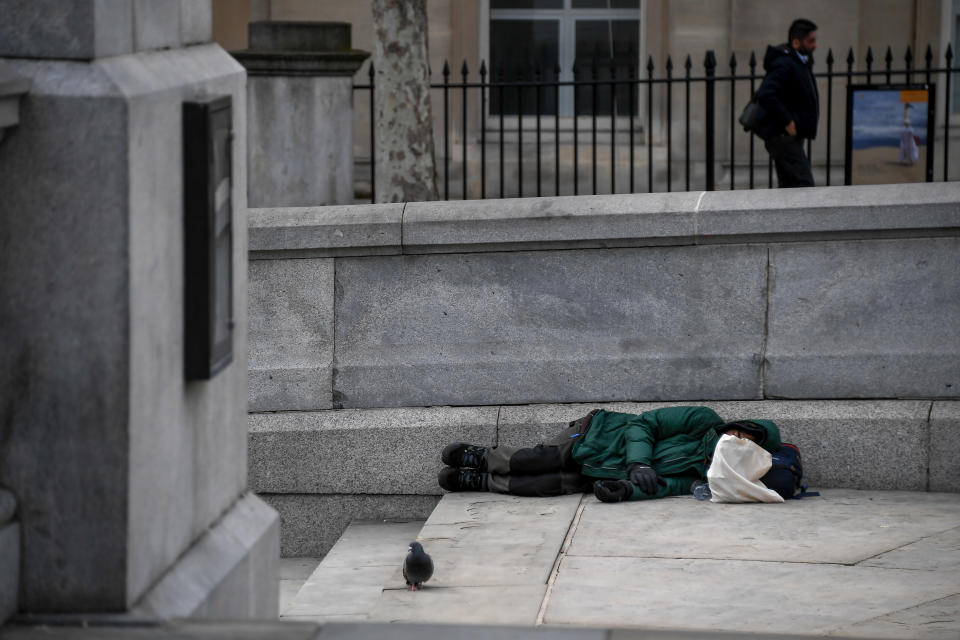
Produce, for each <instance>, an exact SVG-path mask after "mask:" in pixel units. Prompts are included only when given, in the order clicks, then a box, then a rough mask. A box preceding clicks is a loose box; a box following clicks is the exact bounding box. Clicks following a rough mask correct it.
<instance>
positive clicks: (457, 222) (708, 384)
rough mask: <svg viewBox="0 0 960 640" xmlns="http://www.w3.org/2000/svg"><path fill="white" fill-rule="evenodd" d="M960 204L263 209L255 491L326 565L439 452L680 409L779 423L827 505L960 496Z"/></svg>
mask: <svg viewBox="0 0 960 640" xmlns="http://www.w3.org/2000/svg"><path fill="white" fill-rule="evenodd" d="M958 201H960V186H958V185H956V184H953V183H938V184H918V185H888V186H878V187H832V188H815V189H797V190H789V191H785V190H784V191H780V190H778V191H749V192H747V191H742V192H713V193H675V194H652V195H617V196H599V197H598V196H583V197H565V198H564V197H561V198H528V199H522V200H496V201H468V202H432V203H409V204H396V205H364V206H352V207H324V208H319V207H316V208H309V207H307V208H285V209H254V210H251V212H250V231H249V232H250V263H249V269H250V271H249V279H250V305H249V313H250V362H249V365H250V367H249V368H250V372H249V373H250V378H249V380H250V410H251V412H252V413H251V416H250V426H251V431H250V445H251V446H250V473H251V485H252V487H253V488H254V490H256V491H257V492H259V493H260V494H261V495H262V496H263V497H264V498H265V499H266V500H267V501H268V502H270V503H271V504H274V505H275V506H277V508H278V510H279V511H280V512H281V516H282V518H283V526H282V548H283V553H284V554H285V555H297V554H301V553H307V552H309V553H318V552H323V551H325V548H326V546H328V545H329V544H332V542H333V541H334V540H335V539H336V536H337V535H339V531H338V530H337V528H338V527H340V526H341V524H342V523H343V522H342V521H345V520H348V518H347V516H345V515H343V513H342V512H343V510H344V507H343V505H345V504H347V503H348V502H349V501H353V503H356V501H357V500H358V499H362V500H364V501H366V503H370V504H373V503H374V502H378V501H379V503H382V504H384V505H386V504H388V503H389V504H391V505H394V506H396V505H397V504H398V503H397V502H396V501H397V500H405V501H408V502H409V501H413V502H411V504H410V507H409V513H411V516H412V514H415V513H416V512H417V510H418V509H419V510H420V511H422V510H424V509H426V506H425V505H424V504H422V499H423V498H424V497H428V496H437V495H438V494H439V489H438V488H437V486H436V482H435V479H434V474H435V472H436V471H437V470H438V469H439V459H438V458H439V451H440V449H441V448H442V446H443V444H445V443H446V442H450V441H453V440H457V439H466V440H470V441H473V440H476V441H480V442H485V443H488V444H495V443H498V442H508V441H512V442H516V443H522V442H535V441H537V440H538V438H540V437H543V436H544V435H546V434H549V433H550V432H551V431H552V430H554V429H555V428H556V427H557V426H558V425H559V424H560V423H562V422H563V420H553V419H545V418H543V416H542V414H543V411H539V410H538V411H533V409H531V408H530V407H536V406H540V407H547V413H549V414H551V415H552V413H562V414H563V416H564V420H566V419H572V418H573V417H576V416H575V415H573V414H577V413H578V412H580V413H585V412H586V410H585V407H577V406H576V404H577V403H590V405H591V406H592V405H593V404H603V403H615V404H616V403H637V402H640V403H645V404H642V405H634V404H629V405H624V406H629V407H632V408H636V409H638V410H639V409H643V408H645V407H652V406H657V405H651V404H646V403H677V402H681V403H698V404H707V405H710V406H715V407H716V408H717V409H718V411H720V412H721V415H729V416H730V417H731V418H735V417H738V416H744V415H745V414H749V415H753V416H761V415H768V416H771V417H774V418H775V419H777V420H778V421H781V422H782V423H783V425H784V427H785V431H786V434H787V438H788V439H791V440H793V441H795V442H797V443H798V444H800V445H801V446H802V447H803V448H804V449H805V450H808V451H810V452H812V455H810V456H808V461H809V462H808V469H807V472H808V475H809V477H810V479H811V481H812V482H814V483H818V484H821V485H822V486H838V487H840V486H842V487H855V488H875V489H902V490H918V489H919V490H923V489H929V490H935V491H943V490H956V487H957V486H960V475H958V473H957V471H955V470H953V469H952V468H951V465H950V464H949V460H950V459H951V456H956V455H957V453H960V430H958V428H957V424H958V416H960V403H958V402H956V401H957V400H958V399H960V391H958V390H960V324H958V323H957V322H956V321H955V318H957V317H960V260H958V259H957V256H958V255H960V207H958V206H957V202H958ZM616 406H620V405H619V404H616ZM524 411H527V412H531V411H533V413H532V414H531V415H532V416H534V417H529V418H525V419H524V420H519V419H515V418H513V417H511V416H514V414H517V413H518V412H519V413H523V412H524ZM568 414H569V417H567V416H568ZM518 425H519V426H518ZM879 461H883V462H879ZM887 465H889V466H887ZM883 468H893V469H898V470H899V472H898V473H897V474H892V473H891V474H887V473H886V472H884V471H882V469H883ZM851 469H853V470H855V471H856V472H852V471H850V470H851ZM417 500H420V501H421V502H416V501H417ZM338 501H339V502H338ZM332 503H336V504H338V505H340V506H338V507H337V508H336V509H334V511H335V512H336V513H339V514H340V515H338V516H337V517H335V518H332V519H331V520H330V521H329V522H327V523H325V524H324V521H323V518H322V517H321V516H319V515H317V513H314V512H317V510H318V509H320V506H319V505H321V504H325V505H326V507H325V508H327V509H329V508H330V504H332ZM370 504H366V506H365V507H364V509H365V510H366V511H365V513H368V514H369V513H378V512H377V511H376V509H375V508H373V507H371V506H370ZM384 508H385V509H386V507H384ZM391 508H392V507H391ZM384 513H386V510H385V511H384ZM311 514H312V515H311ZM385 517H386V516H385ZM308 523H309V524H308Z"/></svg>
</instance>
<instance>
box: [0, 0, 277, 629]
mask: <svg viewBox="0 0 960 640" xmlns="http://www.w3.org/2000/svg"><path fill="white" fill-rule="evenodd" d="M210 9H211V8H210V2H209V0H150V1H149V2H148V1H146V0H111V1H110V2H104V1H103V0H73V1H71V2H62V1H61V0H0V15H2V16H3V18H2V19H0V63H2V64H4V65H5V66H8V67H9V68H10V69H11V70H12V71H13V72H14V73H16V74H17V75H19V76H22V77H24V78H27V79H29V81H30V82H31V86H30V90H29V92H28V93H27V94H26V95H24V96H23V97H22V98H21V99H20V102H19V107H20V109H19V124H18V125H17V126H16V127H11V128H8V129H7V133H6V136H5V139H4V140H3V143H2V144H0V193H2V194H3V195H2V197H0V291H3V295H0V363H2V366H0V416H2V418H0V485H3V486H4V487H6V488H8V489H9V490H10V491H11V492H12V493H13V494H14V495H15V496H16V498H17V502H18V514H19V517H18V521H19V528H20V536H21V544H20V549H21V556H20V563H19V565H20V567H21V569H22V571H21V574H20V580H19V610H20V611H21V612H25V613H37V614H40V613H43V614H62V613H80V614H84V615H100V614H104V615H106V614H109V615H128V614H130V613H133V614H135V615H141V616H142V615H145V616H159V617H174V616H175V617H188V616H198V615H204V616H210V617H217V618H221V619H222V618H249V617H269V616H271V615H273V616H275V615H276V610H277V582H276V577H275V576H276V571H277V565H278V545H279V530H278V527H279V523H278V517H277V515H276V512H274V511H273V510H272V509H270V508H269V507H267V506H266V505H265V504H264V503H263V502H261V501H260V500H259V499H258V498H257V497H256V496H253V495H252V494H250V493H249V491H248V490H247V472H246V464H247V452H246V450H247V432H246V398H247V371H246V355H245V354H246V332H247V328H246V317H247V314H246V295H247V286H246V274H247V238H246V213H247V212H246V195H247V188H246V162H245V158H246V135H245V132H246V91H245V74H244V71H243V67H241V66H240V65H239V64H237V63H236V61H235V60H234V59H233V58H231V57H230V56H229V55H228V54H227V53H226V52H225V51H223V49H221V48H220V47H219V46H218V45H216V44H212V43H211V38H210V31H211V10H210ZM211 96H230V97H231V99H232V121H231V126H232V129H233V131H234V133H235V139H236V141H235V143H234V144H233V148H232V157H230V156H227V157H228V158H229V162H230V166H232V181H231V182H230V183H221V184H229V186H230V188H229V189H226V190H225V191H224V193H222V194H220V193H218V197H221V198H223V197H225V198H227V199H228V200H229V202H230V203H231V208H230V209H225V208H221V209H220V211H232V218H231V221H232V229H233V245H232V261H231V264H232V272H233V287H232V290H231V291H232V294H233V295H232V305H233V317H234V318H235V319H236V325H235V327H234V329H233V353H234V357H233V362H232V363H231V364H229V365H227V366H226V367H225V368H224V369H223V370H221V371H220V372H219V373H218V374H217V375H216V376H215V377H213V378H211V379H209V380H190V381H188V380H186V379H185V375H184V324H185V322H184V297H185V296H184V285H185V278H186V277H187V274H185V273H184V244H185V238H184V162H183V161H184V156H183V148H184V133H183V103H184V102H185V101H194V100H200V99H205V98H209V97H211ZM228 255H229V254H228ZM8 526H9V525H8ZM0 546H2V541H0ZM2 554H3V552H2V550H0V557H2ZM0 574H3V577H4V578H7V577H8V574H7V573H6V572H5V570H4V568H3V564H2V562H0ZM2 591H3V587H2V586H0V592H2ZM0 597H2V593H0ZM0 613H2V612H0Z"/></svg>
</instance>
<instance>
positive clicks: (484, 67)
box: [480, 60, 487, 77]
mask: <svg viewBox="0 0 960 640" xmlns="http://www.w3.org/2000/svg"><path fill="white" fill-rule="evenodd" d="M486 75H487V61H486V60H481V61H480V77H484V76H486Z"/></svg>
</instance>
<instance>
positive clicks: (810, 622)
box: [544, 529, 960, 637]
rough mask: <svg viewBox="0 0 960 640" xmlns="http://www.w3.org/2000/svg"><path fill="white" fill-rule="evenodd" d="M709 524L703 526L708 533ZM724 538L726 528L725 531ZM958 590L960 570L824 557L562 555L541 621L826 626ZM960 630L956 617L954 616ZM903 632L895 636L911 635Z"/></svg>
mask: <svg viewBox="0 0 960 640" xmlns="http://www.w3.org/2000/svg"><path fill="white" fill-rule="evenodd" d="M711 531H716V530H713V529H702V530H701V533H702V534H703V535H704V536H705V537H706V536H708V535H709V532H711ZM721 537H723V538H724V539H729V538H727V536H726V534H724V535H723V536H721ZM958 591H960V575H957V574H956V573H946V572H929V571H913V570H907V569H880V568H875V567H859V566H856V567H854V566H845V565H830V564H802V563H792V562H770V561H757V560H752V561H745V560H695V559H688V558H635V557H622V556H609V557H597V556H569V555H568V556H567V557H565V558H564V559H563V561H562V562H561V564H560V569H559V574H558V577H557V581H556V583H555V584H554V586H553V590H552V593H551V596H550V599H549V602H548V604H547V609H546V615H545V616H544V622H545V623H547V624H575V625H587V626H599V625H604V626H612V627H631V626H642V627H666V628H674V629H714V630H715V629H722V630H727V631H744V632H748V631H749V632H753V631H761V632H778V633H789V632H792V633H827V632H831V631H834V630H838V629H841V628H845V627H849V626H850V625H851V623H853V622H856V621H860V620H863V621H866V620H871V619H874V618H877V617H879V616H882V615H885V614H887V613H889V612H891V611H895V610H900V609H903V608H906V607H913V606H918V605H922V604H924V603H927V602H930V601H934V600H939V599H942V598H945V597H947V596H950V595H954V594H956V593H958ZM952 624H953V627H954V629H955V631H956V632H957V633H960V621H956V620H954V622H953V623H952ZM912 631H913V629H904V634H903V636H902V637H911V636H912V633H911V632H912Z"/></svg>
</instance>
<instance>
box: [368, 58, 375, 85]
mask: <svg viewBox="0 0 960 640" xmlns="http://www.w3.org/2000/svg"><path fill="white" fill-rule="evenodd" d="M373 74H374V70H373V60H371V61H370V66H369V67H368V68H367V75H368V76H370V79H371V80H372V79H373Z"/></svg>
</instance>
